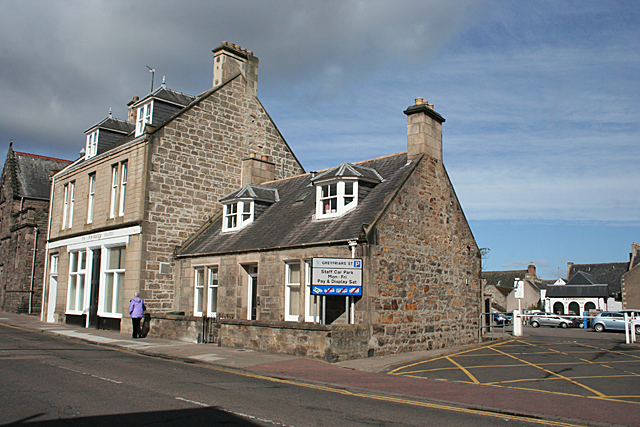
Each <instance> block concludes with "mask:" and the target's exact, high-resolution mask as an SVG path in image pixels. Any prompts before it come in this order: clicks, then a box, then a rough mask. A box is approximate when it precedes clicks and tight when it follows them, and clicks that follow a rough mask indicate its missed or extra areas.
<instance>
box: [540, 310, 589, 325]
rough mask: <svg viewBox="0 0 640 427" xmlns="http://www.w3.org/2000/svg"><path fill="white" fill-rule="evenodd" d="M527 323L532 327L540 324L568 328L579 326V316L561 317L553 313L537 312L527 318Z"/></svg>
mask: <svg viewBox="0 0 640 427" xmlns="http://www.w3.org/2000/svg"><path fill="white" fill-rule="evenodd" d="M529 324H530V325H531V326H533V327H534V328H537V327H540V326H554V327H560V328H569V327H572V328H573V327H577V326H580V319H579V318H577V317H576V318H571V317H563V316H561V315H559V314H555V313H545V312H537V313H533V315H532V316H531V318H530V319H529Z"/></svg>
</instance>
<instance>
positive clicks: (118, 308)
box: [115, 273, 124, 314]
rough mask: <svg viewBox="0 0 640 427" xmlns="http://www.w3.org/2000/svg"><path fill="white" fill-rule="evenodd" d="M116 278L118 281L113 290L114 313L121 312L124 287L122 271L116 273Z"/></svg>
mask: <svg viewBox="0 0 640 427" xmlns="http://www.w3.org/2000/svg"><path fill="white" fill-rule="evenodd" d="M116 278H117V279H118V283H117V285H116V290H115V294H116V295H115V298H116V311H115V312H116V313H118V314H122V288H123V287H124V273H117V274H116Z"/></svg>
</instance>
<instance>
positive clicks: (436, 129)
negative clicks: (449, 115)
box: [404, 98, 445, 162]
mask: <svg viewBox="0 0 640 427" xmlns="http://www.w3.org/2000/svg"><path fill="white" fill-rule="evenodd" d="M404 113H405V114H406V115H407V152H408V154H407V156H408V158H409V160H413V159H414V158H416V157H417V156H419V155H421V154H426V155H428V156H430V157H433V158H434V159H436V160H438V161H440V162H442V123H444V121H445V120H444V118H443V117H442V116H441V115H440V114H438V113H437V112H436V111H435V110H434V109H433V104H429V103H428V102H427V101H423V100H422V98H416V103H415V105H412V106H410V107H409V108H407V109H406V110H405V111H404Z"/></svg>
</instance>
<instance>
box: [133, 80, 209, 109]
mask: <svg viewBox="0 0 640 427" xmlns="http://www.w3.org/2000/svg"><path fill="white" fill-rule="evenodd" d="M149 98H157V99H162V100H163V101H167V102H170V103H172V104H178V105H182V106H183V107H184V106H187V105H189V104H190V103H191V102H193V101H194V100H195V99H196V97H195V96H193V95H189V94H187V93H183V92H178V91H177V90H173V89H169V88H168V87H166V86H165V85H164V84H163V85H161V86H160V87H159V88H158V89H156V90H155V91H153V92H152V93H150V94H149V95H147V96H145V97H144V98H143V99H141V100H140V101H138V102H137V103H136V105H140V104H142V103H144V102H145V101H147V100H148V99H149Z"/></svg>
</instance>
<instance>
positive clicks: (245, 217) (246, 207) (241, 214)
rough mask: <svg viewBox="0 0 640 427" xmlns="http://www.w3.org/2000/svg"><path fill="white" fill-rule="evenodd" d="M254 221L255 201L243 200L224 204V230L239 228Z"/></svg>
mask: <svg viewBox="0 0 640 427" xmlns="http://www.w3.org/2000/svg"><path fill="white" fill-rule="evenodd" d="M252 222H253V201H252V200H243V201H238V202H233V203H228V204H226V205H224V221H223V223H222V231H234V230H239V229H241V228H243V227H246V226H247V225H249V224H251V223H252Z"/></svg>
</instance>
